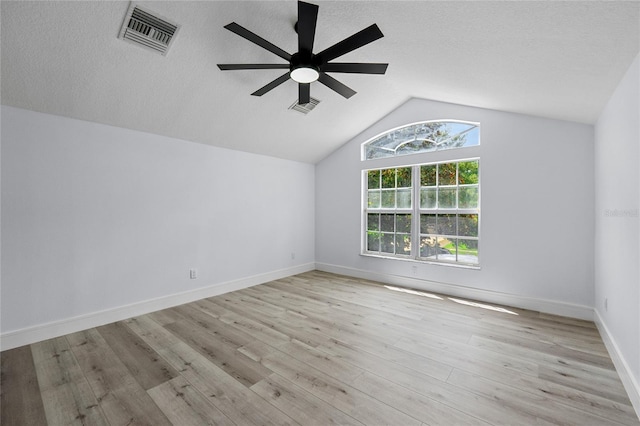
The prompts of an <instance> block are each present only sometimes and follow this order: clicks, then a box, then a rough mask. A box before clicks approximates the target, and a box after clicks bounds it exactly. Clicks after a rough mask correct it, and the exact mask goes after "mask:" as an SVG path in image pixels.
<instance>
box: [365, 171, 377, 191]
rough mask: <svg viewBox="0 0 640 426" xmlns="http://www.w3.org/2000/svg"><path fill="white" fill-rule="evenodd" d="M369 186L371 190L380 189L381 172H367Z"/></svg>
mask: <svg viewBox="0 0 640 426" xmlns="http://www.w3.org/2000/svg"><path fill="white" fill-rule="evenodd" d="M367 185H368V186H367V188H369V189H378V188H380V170H369V172H367Z"/></svg>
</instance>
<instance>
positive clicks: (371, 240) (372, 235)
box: [367, 231, 381, 251]
mask: <svg viewBox="0 0 640 426" xmlns="http://www.w3.org/2000/svg"><path fill="white" fill-rule="evenodd" d="M380 235H381V234H380V233H379V232H372V231H369V232H367V250H369V251H379V250H380Z"/></svg>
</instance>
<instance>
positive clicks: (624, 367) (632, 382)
mask: <svg viewBox="0 0 640 426" xmlns="http://www.w3.org/2000/svg"><path fill="white" fill-rule="evenodd" d="M594 316H595V319H594V321H595V323H596V326H597V327H598V331H600V336H601V337H602V340H603V341H604V345H605V346H606V347H607V351H609V356H610V357H611V360H612V361H613V365H614V366H615V367H616V371H617V372H618V375H619V376H620V380H621V381H622V384H623V385H624V389H625V390H626V391H627V395H629V399H630V400H631V404H632V405H633V409H634V410H636V415H637V416H638V418H640V385H639V384H638V381H637V380H636V379H635V377H633V374H631V369H630V368H629V364H628V363H627V361H626V359H625V358H624V356H623V355H622V352H620V349H619V348H618V345H617V344H616V341H615V339H614V338H613V336H612V335H611V333H610V332H609V328H608V327H607V325H606V324H605V322H604V320H603V319H602V316H601V315H600V312H599V311H598V310H597V309H596V310H595V315H594Z"/></svg>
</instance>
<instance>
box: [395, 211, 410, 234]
mask: <svg viewBox="0 0 640 426" xmlns="http://www.w3.org/2000/svg"><path fill="white" fill-rule="evenodd" d="M396 232H405V233H407V234H410V233H411V215H410V214H398V215H396Z"/></svg>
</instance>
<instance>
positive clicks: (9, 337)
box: [0, 262, 315, 351]
mask: <svg viewBox="0 0 640 426" xmlns="http://www.w3.org/2000/svg"><path fill="white" fill-rule="evenodd" d="M314 269H315V264H314V263H313V262H311V263H306V264H302V265H297V266H294V267H291V268H285V269H279V270H275V271H271V272H267V273H263V274H258V275H253V276H248V277H244V278H240V279H236V280H232V281H227V282H223V283H217V284H214V285H211V286H208V287H204V288H199V289H195V290H191V291H186V292H180V293H175V294H172V295H168V296H163V297H160V298H156V299H150V300H146V301H142V302H138V303H133V304H130V305H125V306H120V307H117V308H113V309H107V310H103V311H98V312H92V313H90V314H85V315H80V316H76V317H71V318H65V319H62V320H58V321H54V322H50V323H46V324H38V325H35V326H31V327H27V328H23V329H20V330H14V331H8V332H5V333H2V334H0V350H2V351H4V350H8V349H13V348H17V347H20V346H24V345H29V344H32V343H35V342H40V341H42V340H47V339H52V338H55V337H59V336H63V335H65V334H69V333H75V332H78V331H82V330H86V329H88V328H92V327H99V326H101V325H105V324H110V323H113V322H116V321H122V320H124V319H127V318H132V317H135V316H138V315H144V314H148V313H150V312H155V311H159V310H161V309H167V308H171V307H173V306H178V305H182V304H185V303H190V302H194V301H196V300H200V299H204V298H207V297H213V296H219V295H221V294H225V293H229V292H232V291H236V290H242V289H243V288H248V287H253V286H255V285H259V284H264V283H266V282H269V281H273V280H278V279H281V278H286V277H289V276H292V275H297V274H302V273H304V272H309V271H312V270H314Z"/></svg>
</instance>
